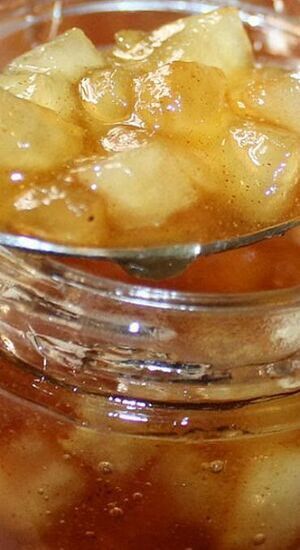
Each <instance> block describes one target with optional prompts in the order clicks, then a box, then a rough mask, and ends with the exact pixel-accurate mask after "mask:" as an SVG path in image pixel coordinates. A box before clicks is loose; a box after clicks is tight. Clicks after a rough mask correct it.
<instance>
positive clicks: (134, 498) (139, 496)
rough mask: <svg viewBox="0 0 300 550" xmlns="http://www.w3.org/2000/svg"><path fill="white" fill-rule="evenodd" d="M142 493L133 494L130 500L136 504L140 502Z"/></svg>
mask: <svg viewBox="0 0 300 550" xmlns="http://www.w3.org/2000/svg"><path fill="white" fill-rule="evenodd" d="M143 496H144V495H143V493H139V492H138V491H137V492H136V493H133V495H132V498H133V500H135V501H136V502H139V501H140V500H143Z"/></svg>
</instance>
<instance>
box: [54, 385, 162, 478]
mask: <svg viewBox="0 0 300 550" xmlns="http://www.w3.org/2000/svg"><path fill="white" fill-rule="evenodd" d="M111 410H112V409H111V407H110V406H109V405H108V406H107V408H106V407H105V409H104V410H103V411H102V413H103V414H104V415H105V418H106V421H107V420H108V418H109V415H108V416H106V413H108V412H109V411H110V412H111ZM77 413H78V414H79V417H80V418H82V419H84V422H85V424H86V426H85V427H78V426H77V427H74V429H73V430H71V431H70V432H69V434H68V437H67V438H64V439H62V441H61V445H62V446H63V448H64V450H65V451H66V452H67V453H70V454H71V455H72V456H74V457H76V458H79V459H81V460H82V461H83V462H84V463H86V464H88V465H89V466H91V467H92V468H94V469H95V470H96V472H97V473H98V475H101V477H102V476H104V477H105V475H107V474H110V477H112V478H113V479H114V480H115V479H116V477H119V476H124V475H125V476H126V481H127V482H128V480H129V478H130V477H133V476H134V475H135V474H136V472H137V471H141V470H142V469H143V468H147V466H149V465H150V463H151V462H152V461H153V459H155V457H156V458H157V450H156V445H155V443H154V442H153V439H152V438H144V437H143V438H141V437H138V436H134V435H133V434H132V433H131V434H126V433H123V434H122V433H120V432H119V431H117V432H114V431H113V430H110V429H107V426H108V425H106V428H105V430H103V421H102V420H101V418H102V413H101V412H100V411H99V399H98V397H93V396H88V395H85V396H82V401H81V403H80V405H79V406H78V409H77ZM108 422H109V420H108Z"/></svg>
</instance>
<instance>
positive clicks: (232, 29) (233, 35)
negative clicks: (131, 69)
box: [114, 8, 253, 75]
mask: <svg viewBox="0 0 300 550" xmlns="http://www.w3.org/2000/svg"><path fill="white" fill-rule="evenodd" d="M114 55H115V57H117V58H118V59H123V60H128V61H142V62H146V63H149V64H150V66H151V69H152V70H153V68H155V67H156V66H157V65H164V64H166V63H171V62H173V61H196V62H197V63H203V64H205V65H210V66H213V67H218V68H219V69H222V70H223V71H224V73H225V74H226V75H232V73H234V72H235V71H236V70H240V69H246V68H247V67H251V66H252V64H253V55H252V48H251V44H250V41H249V39H248V36H247V33H246V31H245V30H244V28H243V25H242V22H241V20H240V18H239V15H238V12H237V11H236V10H235V9H232V8H223V9H219V10H216V11H212V12H210V13H208V14H204V15H203V14H202V15H194V16H191V17H186V18H184V19H179V20H178V21H175V22H174V23H170V24H168V25H164V26H162V27H160V28H159V29H157V30H155V31H153V32H152V33H150V34H149V35H148V36H147V38H146V39H144V40H142V41H141V42H138V43H137V44H135V45H134V46H133V48H131V49H130V50H128V51H124V50H123V49H122V50H121V49H118V48H116V49H115V50H114Z"/></svg>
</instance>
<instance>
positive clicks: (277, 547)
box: [0, 1, 300, 550]
mask: <svg viewBox="0 0 300 550" xmlns="http://www.w3.org/2000/svg"><path fill="white" fill-rule="evenodd" d="M213 4H214V5H216V4H217V2H216V3H213ZM211 7H212V3H210V2H206V3H205V4H203V3H202V4H199V3H197V2H159V3H157V2H154V1H150V2H148V3H145V2H144V3H143V4H142V3H141V2H136V1H132V2H126V5H125V4H124V6H123V5H122V6H121V5H120V3H118V2H113V1H111V2H97V3H95V2H89V3H87V2H79V1H77V2H71V1H70V2H65V4H64V6H62V5H61V3H60V2H55V3H54V4H53V3H52V2H51V3H49V2H40V3H34V5H33V6H31V7H30V5H29V4H27V6H26V8H25V6H24V3H22V2H16V3H14V5H13V6H12V4H11V3H10V4H9V3H7V5H5V3H4V4H3V20H2V22H1V23H0V29H2V30H1V42H2V49H1V61H2V62H3V63H4V62H6V61H7V60H8V58H9V57H14V56H16V55H18V54H19V53H21V52H22V51H24V50H25V49H27V48H28V47H29V46H31V45H32V43H33V42H36V41H37V42H39V41H42V40H44V39H46V38H49V37H50V36H53V35H54V34H56V33H57V32H58V31H61V30H64V29H66V28H68V27H70V26H73V25H74V24H77V25H78V24H80V26H81V27H82V28H83V29H84V30H86V31H87V32H88V33H89V35H90V36H91V38H96V41H97V40H99V28H101V29H102V30H103V33H101V43H109V42H110V41H111V38H112V34H113V32H115V31H116V30H118V29H119V28H121V27H126V26H127V27H130V26H134V27H136V28H138V27H143V28H144V29H145V30H147V29H150V28H152V27H154V26H155V25H159V24H161V23H162V22H165V21H166V20H170V19H174V18H175V17H178V14H179V13H182V12H187V11H191V12H193V13H195V12H197V10H199V9H204V10H205V11H206V10H208V9H209V8H211ZM242 8H243V9H242V11H241V16H242V18H243V20H244V21H245V22H246V23H247V24H248V29H249V32H250V35H251V36H252V38H253V40H254V41H255V44H256V48H257V55H258V56H262V57H264V56H265V55H267V54H268V55H269V56H271V57H272V56H273V57H274V58H275V57H276V58H277V57H278V56H279V57H280V56H282V58H284V57H285V56H288V57H289V56H292V57H296V53H297V51H298V50H297V48H299V33H298V35H297V34H295V27H296V25H295V22H294V20H292V19H288V18H283V17H278V16H276V15H275V14H274V13H273V12H272V13H271V12H269V11H268V10H265V9H262V10H259V12H258V11H257V8H253V7H252V8H251V6H249V5H246V4H243V5H242ZM10 10H11V12H10ZM133 13H134V17H133ZM50 15H51V17H50ZM270 28H271V29H273V34H272V33H271V36H272V37H273V38H272V39H270V32H269V31H270ZM274 29H275V30H276V33H274ZM274 36H275V37H277V38H276V40H275V39H274ZM279 36H280V37H281V38H283V37H284V39H285V40H284V41H282V40H281V42H280V40H278V37H279ZM280 44H281V46H282V44H285V46H284V48H283V47H282V49H281V50H280ZM299 296H300V295H299V289H298V288H290V289H283V290H278V291H269V292H259V293H250V294H236V295H226V294H199V293H191V292H190V293H189V292H186V293H184V292H175V291H170V290H167V289H155V288H149V287H145V286H141V285H138V284H136V285H129V284H126V283H121V282H120V281H113V280H111V279H108V278H105V277H100V276H95V275H92V274H89V273H87V272H86V271H84V270H80V269H79V267H77V269H75V268H74V267H71V266H70V265H67V264H65V263H62V262H60V261H58V260H56V261H55V260H53V259H49V258H46V257H44V258H40V257H34V256H29V255H24V254H21V253H16V252H9V251H8V250H5V249H1V251H0V350H1V369H0V489H1V490H0V548H3V549H5V550H71V549H72V550H77V549H79V548H80V549H81V548H84V549H85V550H95V549H97V550H98V549H99V548H101V549H103V550H121V549H122V550H137V549H140V548H141V547H142V548H144V549H146V550H246V549H248V548H249V549H251V548H253V547H255V546H260V547H261V548H263V549H264V550H283V549H289V550H298V549H299V547H300V523H299V510H300V477H299V471H300V452H299V441H300V437H299V435H300V425H299V412H300V410H299V409H300V400H299V384H300V377H299V342H300V318H299V316H300V307H299V306H300V304H299Z"/></svg>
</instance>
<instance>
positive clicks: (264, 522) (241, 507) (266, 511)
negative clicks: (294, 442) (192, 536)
mask: <svg viewBox="0 0 300 550" xmlns="http://www.w3.org/2000/svg"><path fill="white" fill-rule="evenodd" d="M271 449H272V447H271ZM268 451H269V452H266V449H265V448H264V452H263V453H261V454H260V453H259V449H257V459H256V461H255V462H253V461H252V462H251V465H249V467H248V469H247V470H246V471H245V472H243V473H242V475H241V477H240V480H239V484H238V487H239V493H238V494H235V496H234V498H233V499H232V503H231V504H232V505H231V506H229V507H228V509H229V510H230V511H231V516H229V517H228V518H227V522H226V523H225V524H224V525H225V526H226V525H228V529H227V528H226V527H225V529H224V534H223V537H224V539H223V540H224V542H223V544H224V548H230V550H240V548H245V549H248V548H249V549H250V548H253V547H256V546H258V547H259V548H260V547H261V548H264V550H282V549H283V548H292V547H293V546H294V543H295V540H298V539H297V536H299V521H298V518H299V514H300V474H299V472H300V459H299V449H298V450H297V449H294V450H293V449H290V450H288V449H287V447H286V446H285V445H280V446H279V447H278V448H277V449H275V453H274V450H273V449H272V450H271V454H270V450H269V449H268ZM248 464H249V463H248ZM283 488H284V490H283ZM274 526H276V528H274Z"/></svg>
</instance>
